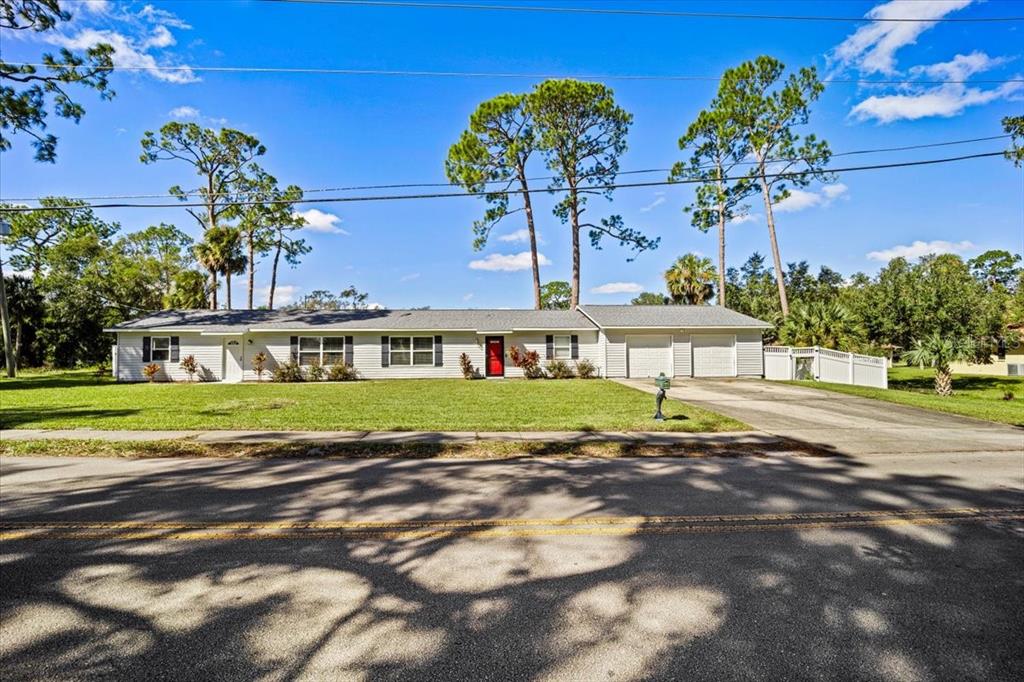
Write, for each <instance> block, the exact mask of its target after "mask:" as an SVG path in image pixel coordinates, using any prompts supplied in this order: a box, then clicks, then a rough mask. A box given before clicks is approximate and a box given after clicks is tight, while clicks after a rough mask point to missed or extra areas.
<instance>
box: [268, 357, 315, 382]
mask: <svg viewBox="0 0 1024 682" xmlns="http://www.w3.org/2000/svg"><path fill="white" fill-rule="evenodd" d="M270 378H271V381H276V382H278V383H284V384H289V383H294V382H297V381H305V379H306V378H305V377H304V376H303V375H302V368H301V367H299V363H297V362H295V361H294V360H289V361H288V362H285V363H281V364H279V365H278V366H277V367H275V368H274V371H273V372H271V375H270Z"/></svg>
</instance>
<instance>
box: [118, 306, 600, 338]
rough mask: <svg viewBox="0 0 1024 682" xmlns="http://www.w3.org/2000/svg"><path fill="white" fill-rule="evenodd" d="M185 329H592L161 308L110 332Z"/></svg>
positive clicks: (465, 316)
mask: <svg viewBox="0 0 1024 682" xmlns="http://www.w3.org/2000/svg"><path fill="white" fill-rule="evenodd" d="M174 328H182V329H184V328H188V329H197V330H200V331H205V332H210V333H218V332H236V333H237V332H244V331H248V330H251V329H268V330H269V329H281V330H301V329H315V328H331V329H339V330H341V329H351V330H353V331H358V330H361V329H366V330H369V329H382V330H391V329H408V330H421V331H428V330H439V331H443V330H455V329H469V330H473V331H495V332H497V331H512V330H517V329H523V330H525V329H593V328H594V323H593V322H591V321H590V320H589V319H587V317H586V316H584V315H582V314H581V313H579V312H577V311H575V310H429V309H428V310H339V311H319V312H310V311H304V310H165V311H161V312H157V313H152V314H150V315H147V316H144V317H140V318H137V319H134V320H129V321H127V322H124V323H122V324H119V325H117V326H115V327H112V328H111V329H112V330H114V331H145V330H153V329H174Z"/></svg>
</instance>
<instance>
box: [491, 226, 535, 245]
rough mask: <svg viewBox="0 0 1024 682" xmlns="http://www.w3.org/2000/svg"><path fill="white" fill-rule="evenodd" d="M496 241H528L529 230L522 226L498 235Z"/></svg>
mask: <svg viewBox="0 0 1024 682" xmlns="http://www.w3.org/2000/svg"><path fill="white" fill-rule="evenodd" d="M498 241H499V242H528V241H530V231H529V230H527V229H526V228H525V227H524V228H523V229H521V230H516V231H515V232H510V233H508V234H503V235H501V236H500V237H498Z"/></svg>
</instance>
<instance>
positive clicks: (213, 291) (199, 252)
mask: <svg viewBox="0 0 1024 682" xmlns="http://www.w3.org/2000/svg"><path fill="white" fill-rule="evenodd" d="M194 250H195V254H196V260H197V261H199V265H200V266H201V267H202V268H203V269H204V270H206V271H207V272H208V273H210V301H209V305H210V310H216V309H217V273H218V272H220V260H219V259H220V254H219V253H218V251H217V247H216V245H215V244H213V243H211V242H209V241H203V242H199V243H198V244H196V245H195V249H194Z"/></svg>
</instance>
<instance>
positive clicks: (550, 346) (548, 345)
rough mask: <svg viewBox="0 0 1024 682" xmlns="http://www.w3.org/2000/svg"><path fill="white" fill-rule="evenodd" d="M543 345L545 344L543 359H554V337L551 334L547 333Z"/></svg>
mask: <svg viewBox="0 0 1024 682" xmlns="http://www.w3.org/2000/svg"><path fill="white" fill-rule="evenodd" d="M544 346H545V352H546V353H547V354H546V355H545V359H547V360H554V359H555V337H554V336H552V335H551V334H548V335H547V336H546V337H545V338H544Z"/></svg>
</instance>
